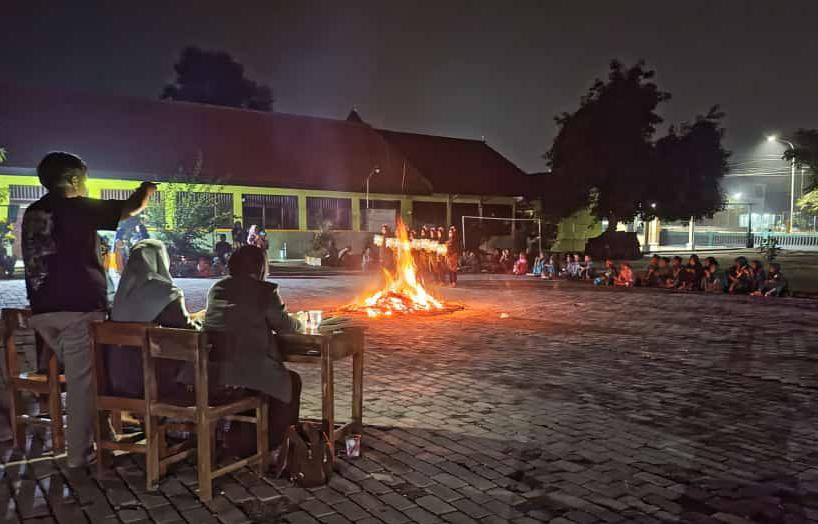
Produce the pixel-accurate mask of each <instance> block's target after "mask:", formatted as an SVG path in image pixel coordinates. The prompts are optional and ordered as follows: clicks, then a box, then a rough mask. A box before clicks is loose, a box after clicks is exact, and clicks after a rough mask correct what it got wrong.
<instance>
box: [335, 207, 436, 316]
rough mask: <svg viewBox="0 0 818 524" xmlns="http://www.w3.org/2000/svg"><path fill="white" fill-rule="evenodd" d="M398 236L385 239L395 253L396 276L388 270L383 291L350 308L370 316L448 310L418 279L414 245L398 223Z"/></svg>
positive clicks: (402, 226) (403, 227)
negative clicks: (413, 250) (413, 255)
mask: <svg viewBox="0 0 818 524" xmlns="http://www.w3.org/2000/svg"><path fill="white" fill-rule="evenodd" d="M395 235H396V238H394V239H392V238H389V239H382V241H384V242H386V245H387V246H388V247H391V248H392V249H393V250H394V252H395V274H394V275H393V274H391V273H390V272H389V271H386V270H384V278H385V279H386V281H385V283H384V286H383V289H381V290H380V291H378V292H377V293H375V294H374V295H372V296H370V297H368V298H366V299H364V300H362V301H361V302H360V303H358V304H353V305H351V306H348V308H347V309H349V310H363V311H366V314H367V315H368V316H370V317H381V316H387V317H388V316H392V315H395V314H405V313H420V312H436V311H443V310H445V309H446V308H445V307H444V305H443V304H442V303H441V302H440V301H439V300H437V299H436V298H435V297H433V296H432V295H430V294H429V293H428V292H427V291H426V290H425V289H424V288H423V285H422V284H421V283H420V281H419V280H418V278H417V275H418V273H417V268H416V267H415V261H414V258H413V257H412V246H413V244H412V241H410V240H409V236H408V234H407V232H406V227H405V226H404V225H403V222H400V221H399V222H398V227H397V229H396V231H395ZM444 247H445V246H444Z"/></svg>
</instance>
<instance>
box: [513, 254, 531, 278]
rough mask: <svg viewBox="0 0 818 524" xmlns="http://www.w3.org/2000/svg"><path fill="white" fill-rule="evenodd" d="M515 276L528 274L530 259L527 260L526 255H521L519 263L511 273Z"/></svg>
mask: <svg viewBox="0 0 818 524" xmlns="http://www.w3.org/2000/svg"><path fill="white" fill-rule="evenodd" d="M511 272H512V273H514V274H515V275H525V274H526V273H528V259H527V258H525V253H520V256H519V257H517V261H516V262H514V269H513V270H512V271H511Z"/></svg>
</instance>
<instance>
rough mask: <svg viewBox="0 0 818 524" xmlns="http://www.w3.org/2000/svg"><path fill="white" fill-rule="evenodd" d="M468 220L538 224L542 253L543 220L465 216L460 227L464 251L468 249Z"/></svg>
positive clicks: (538, 242) (461, 219) (538, 240)
mask: <svg viewBox="0 0 818 524" xmlns="http://www.w3.org/2000/svg"><path fill="white" fill-rule="evenodd" d="M467 218H474V219H477V220H480V221H483V220H497V221H500V222H536V223H537V244H538V245H539V248H540V251H542V220H541V219H539V218H501V217H481V216H471V215H465V216H463V217H461V218H460V225H461V227H462V231H463V250H465V249H466V219H467Z"/></svg>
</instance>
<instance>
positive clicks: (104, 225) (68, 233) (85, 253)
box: [22, 152, 156, 468]
mask: <svg viewBox="0 0 818 524" xmlns="http://www.w3.org/2000/svg"><path fill="white" fill-rule="evenodd" d="M37 176H38V177H39V179H40V183H41V184H42V185H43V186H44V187H45V188H46V189H47V190H48V193H47V194H46V195H45V196H44V197H42V198H41V199H40V200H38V201H37V202H35V203H34V204H32V205H31V206H29V207H28V209H26V212H25V215H23V228H22V229H23V234H22V237H23V238H22V244H23V260H24V262H25V270H26V291H27V294H28V299H29V303H30V305H31V312H32V314H33V316H32V317H31V326H32V327H33V328H34V329H35V330H36V331H37V333H38V334H39V335H40V336H41V337H43V340H44V341H45V342H46V343H47V344H48V345H49V346H51V348H52V349H53V350H54V352H55V353H56V355H57V358H59V359H60V361H61V362H62V363H63V365H64V366H65V378H66V390H67V393H68V400H67V404H68V405H67V410H68V466H69V467H74V468H77V467H83V466H85V465H87V463H88V458H89V449H90V446H91V442H92V439H93V435H94V431H93V428H94V407H93V392H92V391H91V384H92V381H91V373H93V363H92V362H91V355H90V343H89V339H88V323H89V322H90V321H92V320H103V319H104V318H105V313H106V310H107V309H108V300H107V294H106V290H107V282H106V277H105V271H104V270H103V265H102V260H101V259H100V246H99V237H98V235H97V230H100V229H102V230H110V231H115V230H116V228H117V224H118V223H119V221H120V220H124V219H126V218H129V217H132V216H134V215H136V214H138V213H139V212H140V211H142V210H143V209H144V208H145V207H146V206H147V205H148V199H149V198H150V196H151V195H152V194H153V193H154V191H156V184H153V183H152V182H143V183H142V185H140V186H139V188H138V189H137V190H136V191H135V192H134V193H133V195H131V197H130V198H128V199H127V200H97V199H94V198H88V188H87V187H86V181H87V179H88V168H87V166H86V165H85V162H83V161H82V159H81V158H79V157H78V156H76V155H72V154H70V153H63V152H54V153H49V154H47V155H46V156H45V157H44V158H43V159H42V160H41V161H40V164H39V165H38V166H37Z"/></svg>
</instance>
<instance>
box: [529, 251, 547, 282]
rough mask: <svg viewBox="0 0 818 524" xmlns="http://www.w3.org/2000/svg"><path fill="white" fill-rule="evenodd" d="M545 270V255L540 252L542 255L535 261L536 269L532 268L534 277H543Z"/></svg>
mask: <svg viewBox="0 0 818 524" xmlns="http://www.w3.org/2000/svg"><path fill="white" fill-rule="evenodd" d="M544 270H545V255H543V253H542V251H540V254H539V255H537V258H535V259H534V267H532V268H531V272H532V273H533V274H534V276H537V277H539V276H542V274H543V271H544Z"/></svg>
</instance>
